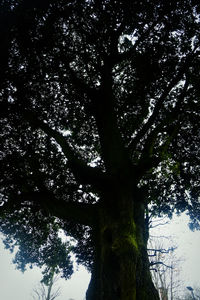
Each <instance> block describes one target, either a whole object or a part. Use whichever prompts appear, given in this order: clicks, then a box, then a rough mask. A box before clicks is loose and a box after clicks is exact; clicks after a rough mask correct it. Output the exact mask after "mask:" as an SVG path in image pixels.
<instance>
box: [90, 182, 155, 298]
mask: <svg viewBox="0 0 200 300" xmlns="http://www.w3.org/2000/svg"><path fill="white" fill-rule="evenodd" d="M136 198H137V197H136ZM136 200H137V201H136ZM134 201H136V202H134ZM102 203H103V204H102V206H101V208H100V209H99V218H98V224H97V226H96V228H95V232H96V241H95V246H96V248H95V258H94V265H93V271H92V277H91V282H90V284H89V287H88V291H87V294H86V299H87V300H114V299H116V300H158V299H159V296H158V292H157V291H156V289H155V287H154V285H153V283H152V280H151V275H150V271H149V261H148V255H147V240H148V236H147V231H146V227H145V220H144V208H143V205H141V204H140V203H139V204H138V199H135V198H134V192H133V191H132V188H131V189H130V188H129V187H128V186H127V185H124V186H121V187H120V188H119V185H115V187H113V188H111V189H110V191H109V192H107V193H105V194H104V199H103V201H102ZM135 203H137V205H136V204H135ZM141 203H142V201H141Z"/></svg>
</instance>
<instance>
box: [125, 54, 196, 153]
mask: <svg viewBox="0 0 200 300" xmlns="http://www.w3.org/2000/svg"><path fill="white" fill-rule="evenodd" d="M193 58H194V51H193V52H192V53H190V54H189V55H188V57H187V58H186V59H185V58H183V59H182V61H181V62H180V69H179V71H178V73H177V74H175V75H174V76H173V78H172V79H171V81H170V82H169V84H168V85H167V86H166V88H165V90H164V91H163V93H162V95H161V96H160V98H159V99H158V100H157V103H156V105H155V107H154V110H153V113H152V115H151V116H150V117H149V119H148V121H147V122H146V123H145V124H144V125H143V127H142V128H141V129H140V130H139V131H138V133H137V135H136V137H135V138H134V139H133V140H132V142H131V143H130V144H129V149H130V151H133V150H134V149H135V147H136V145H137V144H138V142H139V141H140V140H141V139H142V138H143V137H144V136H145V134H146V133H147V132H148V130H149V129H150V128H151V126H152V125H153V124H154V122H155V120H156V118H157V116H158V115H159V111H160V109H161V108H162V106H163V103H164V101H165V99H166V97H167V96H168V95H169V93H170V92H171V90H172V89H173V88H174V87H175V86H176V85H177V84H178V82H179V81H180V80H181V79H182V77H183V75H184V74H185V73H186V72H187V70H188V69H189V67H190V63H191V61H192V59H193Z"/></svg>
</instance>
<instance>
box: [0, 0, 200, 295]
mask: <svg viewBox="0 0 200 300" xmlns="http://www.w3.org/2000/svg"><path fill="white" fill-rule="evenodd" d="M199 6H200V4H199V1H196V0H181V1H167V3H166V1H161V0H160V1H159V0H156V1H153V0H152V1H149V0H146V1H126V2H125V1H115V0H101V1H100V0H93V1H92V0H91V1H88V0H81V1H80V0H75V1H73V2H70V1H64V0H58V1H52V0H45V1H42V2H41V1H38V0H33V1H31V2H30V1H27V0H18V1H13V0H7V1H1V2H0V14H1V15H0V19H1V23H0V27H1V28H0V29H1V30H0V32H1V45H2V46H1V55H0V61H1V66H2V67H1V71H0V78H1V82H0V84H1V91H0V95H1V104H0V108H1V109H0V111H1V117H2V118H1V124H0V126H1V130H2V131H1V135H0V139H1V141H0V142H1V143H0V144H1V147H2V149H1V158H2V160H1V171H2V172H1V173H2V175H1V176H2V177H1V181H0V183H1V190H0V195H1V203H2V205H1V224H0V226H1V230H2V232H3V233H5V234H6V235H7V244H8V245H11V247H12V242H13V237H14V238H15V240H16V241H17V243H18V244H20V247H21V248H20V249H21V250H22V251H23V252H24V253H25V254H26V255H25V256H24V255H18V256H17V258H19V259H17V261H18V262H19V261H20V260H22V261H23V264H22V266H23V265H24V264H25V263H32V264H34V263H42V262H44V263H46V259H45V256H42V258H41V257H40V256H39V259H38V255H32V254H35V253H38V252H39V253H43V250H44V249H49V251H50V246H52V247H54V243H50V242H49V236H50V235H51V234H53V233H52V232H55V234H54V238H55V240H56V238H57V232H58V230H57V228H56V229H55V230H53V231H52V228H53V224H54V223H55V222H56V224H57V225H56V226H57V227H59V228H62V229H63V230H64V232H65V233H66V234H67V235H71V236H73V237H74V238H75V239H76V240H77V245H76V247H75V248H74V249H73V250H74V252H75V253H76V256H77V259H78V261H79V262H82V263H84V264H85V265H86V266H87V267H88V268H89V269H90V271H91V273H92V276H91V282H90V284H89V288H88V291H87V296H86V298H87V300H91V299H92V300H94V299H95V300H96V299H97V300H98V299H104V300H113V299H119V300H135V299H141V300H145V299H151V300H156V299H158V293H157V291H156V289H155V288H154V285H153V283H152V280H151V276H150V271H149V261H148V254H147V241H148V214H146V213H145V212H146V208H147V205H148V203H151V211H152V213H153V214H154V215H157V214H163V213H164V214H168V215H171V214H172V213H173V211H177V212H178V213H180V212H182V211H184V210H186V211H188V213H189V214H190V216H191V220H192V223H191V226H192V227H193V228H199V219H200V214H199V212H200V205H199V201H198V197H199V177H200V174H199V173H200V164H199V157H200V155H199V149H200V143H199V137H200V132H199V130H200V129H199V128H200V126H199V125H200V124H199V122H200V120H199V108H200V102H199V70H200V68H199V67H200V60H199V36H200V28H199V13H200V7H199ZM53 249H54V248H53ZM57 249H59V251H60V249H63V248H62V245H61V244H60V243H59V245H58V247H57ZM59 251H58V253H59ZM61 252H62V251H61ZM49 253H50V252H49ZM62 253H63V252H62ZM47 257H48V258H49V257H51V255H50V254H49V255H48V256H47ZM57 257H63V256H62V255H57ZM25 258H26V259H25ZM50 261H51V259H50ZM48 264H49V260H48V261H47V266H48ZM59 265H60V270H61V269H63V270H64V274H63V276H65V277H68V276H69V275H70V274H69V273H71V271H70V272H68V271H66V270H68V269H66V268H65V267H66V264H65V263H64V262H63V259H62V260H61V261H60V264H59Z"/></svg>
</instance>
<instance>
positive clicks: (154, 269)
mask: <svg viewBox="0 0 200 300" xmlns="http://www.w3.org/2000/svg"><path fill="white" fill-rule="evenodd" d="M166 238H167V237H166ZM169 244H171V245H173V246H171V247H169V248H166V247H167V245H169ZM149 247H150V249H149V255H150V268H151V274H152V279H153V282H154V284H155V287H156V289H157V290H158V291H160V298H161V299H163V300H164V298H162V294H166V296H165V297H166V299H169V300H175V299H176V297H177V296H178V295H179V294H180V290H181V288H182V284H183V283H182V282H181V280H180V277H179V274H180V270H181V259H180V258H178V257H177V255H176V247H175V246H174V243H173V240H172V239H170V238H169V239H168V241H167V242H166V240H164V237H160V238H159V237H157V238H153V239H151V241H150V243H149Z"/></svg>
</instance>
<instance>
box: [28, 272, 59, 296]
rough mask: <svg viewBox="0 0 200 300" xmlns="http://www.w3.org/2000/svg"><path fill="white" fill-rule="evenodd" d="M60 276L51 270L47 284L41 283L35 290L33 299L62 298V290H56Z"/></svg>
mask: <svg viewBox="0 0 200 300" xmlns="http://www.w3.org/2000/svg"><path fill="white" fill-rule="evenodd" d="M58 279H59V276H58V275H56V274H55V270H54V269H52V270H51V276H50V277H49V279H48V281H46V282H45V283H44V282H43V281H41V282H40V285H39V286H38V287H36V288H34V290H33V295H32V298H33V299H34V300H54V299H56V298H58V297H59V296H60V288H56V289H55V284H56V283H57V281H58Z"/></svg>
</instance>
